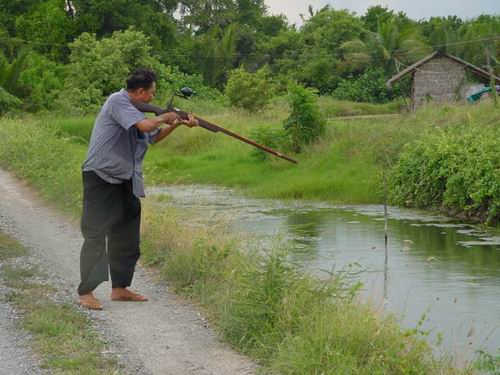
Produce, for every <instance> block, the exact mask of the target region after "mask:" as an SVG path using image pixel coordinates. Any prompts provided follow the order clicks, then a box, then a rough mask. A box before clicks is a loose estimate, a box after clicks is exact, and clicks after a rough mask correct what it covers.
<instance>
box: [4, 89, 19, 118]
mask: <svg viewBox="0 0 500 375" xmlns="http://www.w3.org/2000/svg"><path fill="white" fill-rule="evenodd" d="M20 105H21V100H19V99H18V98H16V97H15V96H14V95H10V94H9V93H8V92H7V91H5V90H4V89H3V88H2V87H0V114H2V113H5V112H8V111H10V110H12V109H14V108H16V107H19V106H20Z"/></svg>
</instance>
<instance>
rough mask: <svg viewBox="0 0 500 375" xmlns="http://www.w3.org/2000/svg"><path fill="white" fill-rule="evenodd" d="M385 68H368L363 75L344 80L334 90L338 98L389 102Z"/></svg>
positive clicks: (355, 100) (334, 94)
mask: <svg viewBox="0 0 500 375" xmlns="http://www.w3.org/2000/svg"><path fill="white" fill-rule="evenodd" d="M385 82H386V76H385V73H384V70H383V69H367V70H366V71H365V72H364V73H363V74H362V75H361V76H359V77H358V78H355V77H354V76H352V75H351V76H350V77H349V78H348V79H344V80H342V81H341V82H340V83H339V85H338V86H337V88H336V89H335V90H334V92H333V96H334V97H335V98H336V99H338V100H350V101H354V102H368V103H387V102H388V101H389V100H390V94H389V92H388V90H387V87H386V86H385Z"/></svg>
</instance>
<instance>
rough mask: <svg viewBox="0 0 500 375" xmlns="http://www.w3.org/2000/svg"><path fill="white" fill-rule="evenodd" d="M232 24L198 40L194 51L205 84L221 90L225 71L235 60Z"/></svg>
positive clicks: (233, 28) (234, 38) (214, 30)
mask: <svg viewBox="0 0 500 375" xmlns="http://www.w3.org/2000/svg"><path fill="white" fill-rule="evenodd" d="M237 27H238V25H236V24H232V25H230V26H228V27H227V28H226V29H225V30H224V31H221V30H220V29H218V28H214V29H212V30H211V31H210V32H209V33H207V34H205V35H202V36H200V37H199V39H198V43H197V44H198V46H197V47H198V48H196V49H195V51H194V58H195V59H196V60H197V61H198V62H199V69H200V70H201V72H202V73H203V79H204V80H205V83H206V84H208V85H211V86H214V87H218V88H222V87H223V85H224V83H225V80H226V79H227V77H226V71H227V70H228V69H230V68H232V67H233V63H234V61H235V60H236V57H237V55H236V29H237Z"/></svg>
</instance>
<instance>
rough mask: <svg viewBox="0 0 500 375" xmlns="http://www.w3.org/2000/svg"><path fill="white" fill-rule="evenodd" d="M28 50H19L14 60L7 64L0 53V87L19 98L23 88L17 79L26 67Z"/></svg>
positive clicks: (6, 60)
mask: <svg viewBox="0 0 500 375" xmlns="http://www.w3.org/2000/svg"><path fill="white" fill-rule="evenodd" d="M28 52H29V49H28V48H26V47H24V48H20V49H19V50H18V52H17V56H16V58H15V59H14V60H13V61H12V62H10V63H9V61H8V59H7V58H6V57H5V56H4V55H3V54H1V53H0V87H3V88H4V90H5V91H7V92H9V93H10V94H12V95H15V96H21V95H22V93H23V89H24V88H23V86H22V85H21V84H20V82H19V77H20V76H21V73H22V71H23V70H24V69H25V67H26V59H27V57H28Z"/></svg>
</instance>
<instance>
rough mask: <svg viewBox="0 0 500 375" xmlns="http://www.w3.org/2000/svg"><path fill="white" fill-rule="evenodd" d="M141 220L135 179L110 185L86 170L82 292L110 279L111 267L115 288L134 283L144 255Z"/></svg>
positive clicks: (81, 255)
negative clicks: (140, 260)
mask: <svg viewBox="0 0 500 375" xmlns="http://www.w3.org/2000/svg"><path fill="white" fill-rule="evenodd" d="M140 222H141V201H140V200H139V199H138V198H137V197H136V196H135V195H134V194H133V191H132V181H124V183H123V184H110V183H108V182H106V181H104V180H103V179H101V178H100V177H99V176H98V175H97V174H96V173H94V172H83V213H82V221H81V229H82V234H83V238H84V242H83V246H82V251H81V254H80V276H81V283H80V285H79V286H78V294H80V295H82V294H86V293H89V292H91V291H93V290H94V289H95V288H97V286H98V285H99V284H100V283H102V282H103V281H108V280H109V276H108V268H109V273H110V274H111V286H112V287H113V288H126V287H128V286H130V284H131V283H132V278H133V276H134V270H135V265H136V263H137V260H138V259H139V256H140V250H139V242H140V236H139V229H140Z"/></svg>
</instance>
